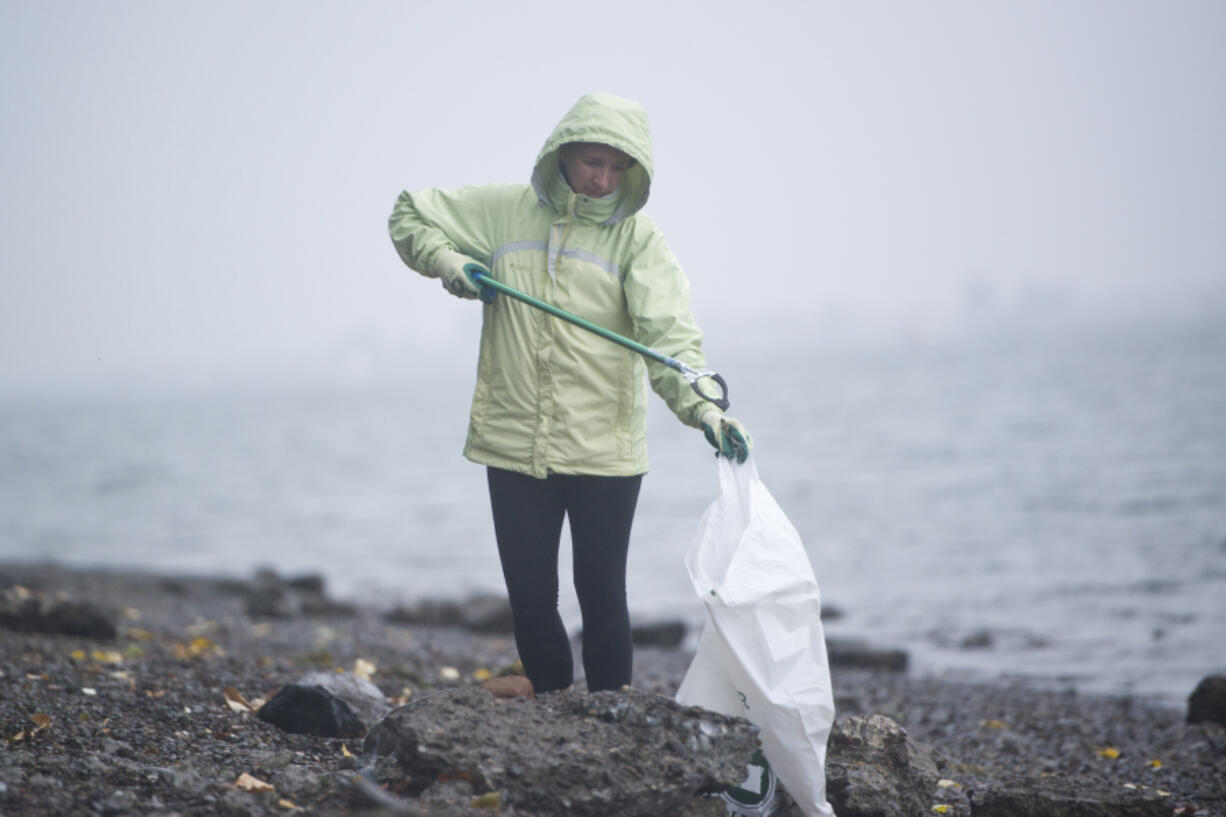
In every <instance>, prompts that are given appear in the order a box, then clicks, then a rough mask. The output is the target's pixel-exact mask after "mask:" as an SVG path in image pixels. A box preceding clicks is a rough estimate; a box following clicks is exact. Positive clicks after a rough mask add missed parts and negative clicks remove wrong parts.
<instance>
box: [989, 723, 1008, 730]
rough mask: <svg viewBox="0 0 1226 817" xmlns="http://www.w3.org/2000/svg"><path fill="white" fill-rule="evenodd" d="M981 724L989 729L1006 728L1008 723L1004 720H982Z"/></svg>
mask: <svg viewBox="0 0 1226 817" xmlns="http://www.w3.org/2000/svg"><path fill="white" fill-rule="evenodd" d="M983 725H984V726H986V727H988V728H989V729H1008V728H1009V724H1007V723H1005V722H1004V721H984V722H983Z"/></svg>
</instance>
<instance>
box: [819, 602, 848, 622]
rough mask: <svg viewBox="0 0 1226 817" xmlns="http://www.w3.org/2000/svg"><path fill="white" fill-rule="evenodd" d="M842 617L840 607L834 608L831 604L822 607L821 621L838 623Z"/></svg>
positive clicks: (842, 613)
mask: <svg viewBox="0 0 1226 817" xmlns="http://www.w3.org/2000/svg"><path fill="white" fill-rule="evenodd" d="M844 615H845V613H844V612H843V608H842V607H836V606H834V605H833V604H823V605H822V621H838V620H839V619H841V618H842V617H843V616H844Z"/></svg>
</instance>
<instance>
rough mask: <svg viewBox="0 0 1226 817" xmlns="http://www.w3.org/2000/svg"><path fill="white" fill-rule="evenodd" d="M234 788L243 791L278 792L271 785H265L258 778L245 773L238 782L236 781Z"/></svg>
mask: <svg viewBox="0 0 1226 817" xmlns="http://www.w3.org/2000/svg"><path fill="white" fill-rule="evenodd" d="M234 787H235V788H238V789H242V790H243V791H276V787H274V786H273V785H272V784H271V783H265V782H264V781H263V780H260V779H259V778H258V777H253V776H252V775H249V774H247V773H246V772H243V773H242V774H240V775H239V776H238V780H236V781H234Z"/></svg>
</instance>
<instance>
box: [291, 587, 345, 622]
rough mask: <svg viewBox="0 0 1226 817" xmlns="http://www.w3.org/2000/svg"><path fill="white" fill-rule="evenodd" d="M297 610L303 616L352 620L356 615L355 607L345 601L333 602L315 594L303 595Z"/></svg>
mask: <svg viewBox="0 0 1226 817" xmlns="http://www.w3.org/2000/svg"><path fill="white" fill-rule="evenodd" d="M299 608H300V609H301V610H302V614H303V615H304V616H315V617H328V616H338V617H343V618H352V617H354V616H356V615H357V614H358V608H357V605H355V604H351V603H349V602H347V601H335V600H333V599H330V598H328V597H327V596H322V595H319V594H316V593H307V594H303V595H302V597H301V598H300V599H299Z"/></svg>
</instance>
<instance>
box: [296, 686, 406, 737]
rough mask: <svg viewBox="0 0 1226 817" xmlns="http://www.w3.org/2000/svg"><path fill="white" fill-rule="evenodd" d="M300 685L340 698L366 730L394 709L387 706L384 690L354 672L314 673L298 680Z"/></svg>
mask: <svg viewBox="0 0 1226 817" xmlns="http://www.w3.org/2000/svg"><path fill="white" fill-rule="evenodd" d="M298 685H299V686H305V687H315V686H317V687H321V688H322V689H324V690H326V691H327V692H328V693H329V694H330V695H332V696H334V697H336V698H340V699H341V700H342V701H344V702H345V703H346V704H347V705H348V706H349V709H350V711H351V712H353V714H354V715H356V716H357V719H358V720H359V721H361V722H362V725H363V727H365V728H366V729H369V728H370V727H372V726H374V725H375V724H376V723H378V722H379V721H380V720H382V719H383V717H384V716H385V715H387V713H388V712H390V711H391V709H392V708H391V707H390V706H388V705H387V699H386V698H385V697H384V695H383V690H381V689H379V687H377V686H375V684H374V682H372V681H370V680H369V679H367V678H363V677H362V676H361V675H355V674H353V673H352V672H312V673H310V674H309V675H306V676H304V677H302V678H300V679H298Z"/></svg>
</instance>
